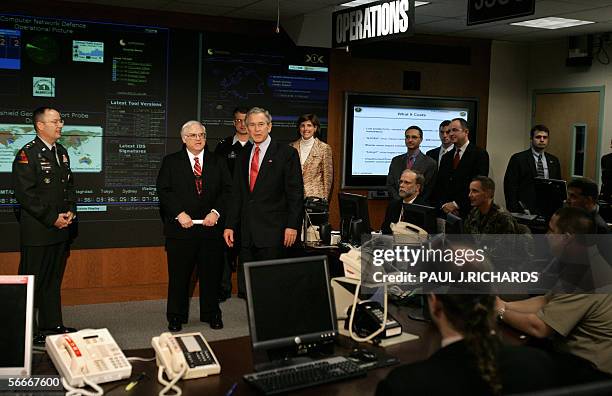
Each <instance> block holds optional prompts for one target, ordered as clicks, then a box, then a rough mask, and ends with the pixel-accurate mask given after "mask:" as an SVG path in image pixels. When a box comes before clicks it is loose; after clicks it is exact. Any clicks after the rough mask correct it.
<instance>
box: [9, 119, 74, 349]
mask: <svg viewBox="0 0 612 396" xmlns="http://www.w3.org/2000/svg"><path fill="white" fill-rule="evenodd" d="M32 118H33V120H34V129H35V130H36V138H35V139H34V140H32V141H31V142H29V143H28V144H26V145H25V146H24V147H23V148H22V149H21V150H19V152H18V153H17V156H16V157H15V160H14V161H13V175H12V176H13V190H14V191H15V198H16V199H17V202H18V203H19V208H18V209H17V212H16V214H17V219H18V221H19V224H20V231H21V232H20V235H21V237H20V245H21V259H20V261H19V274H20V275H34V276H35V277H36V279H35V284H36V288H35V291H34V305H35V307H36V309H37V312H38V318H36V316H35V318H34V319H35V320H34V344H35V345H38V346H43V345H44V344H45V337H46V336H47V335H49V334H61V333H69V332H73V331H76V329H73V328H70V327H65V326H64V325H63V323H62V300H61V294H60V291H61V286H62V278H63V276H64V268H65V267H66V256H67V255H66V253H67V249H68V239H69V230H68V229H69V226H70V224H72V222H73V220H74V219H75V217H76V194H75V191H74V180H73V177H72V171H71V170H70V159H69V158H68V152H67V151H66V149H65V148H64V146H62V145H61V144H59V143H58V142H57V141H58V140H59V138H60V137H61V135H62V127H63V126H64V120H63V119H62V118H61V114H60V113H59V111H57V110H56V109H53V108H51V107H40V108H38V109H36V110H34V114H33V117H32Z"/></svg>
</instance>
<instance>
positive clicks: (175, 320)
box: [157, 121, 231, 331]
mask: <svg viewBox="0 0 612 396" xmlns="http://www.w3.org/2000/svg"><path fill="white" fill-rule="evenodd" d="M181 139H182V140H183V143H185V147H183V149H181V150H180V151H178V152H176V153H173V154H170V155H167V156H166V157H164V160H163V162H162V166H161V169H160V170H159V175H158V176H157V194H158V196H159V205H160V211H161V216H162V221H163V222H164V235H165V237H166V254H167V256H168V303H167V308H166V316H167V319H168V329H169V330H170V331H180V330H181V329H182V324H183V323H187V322H188V319H189V298H190V295H189V289H190V288H189V283H190V280H191V274H192V273H193V268H194V266H195V267H196V268H197V275H198V279H199V282H200V321H202V322H208V323H209V324H210V327H211V328H213V329H221V328H223V321H222V319H221V309H220V308H219V302H218V299H217V298H218V288H219V283H220V281H221V272H222V265H223V239H222V234H221V232H222V230H223V227H222V225H221V224H222V222H223V220H224V218H225V216H226V213H227V211H226V204H227V202H228V200H229V194H230V191H231V179H230V174H229V171H228V170H227V165H226V163H225V161H224V160H223V159H222V158H219V157H218V156H217V155H215V154H213V153H211V152H207V151H205V150H204V146H205V145H206V129H205V128H204V125H202V124H201V123H200V122H199V121H188V122H186V123H185V124H184V125H183V127H182V128H181ZM194 220H200V221H201V223H197V224H196V222H194Z"/></svg>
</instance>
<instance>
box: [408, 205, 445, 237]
mask: <svg viewBox="0 0 612 396" xmlns="http://www.w3.org/2000/svg"><path fill="white" fill-rule="evenodd" d="M402 206H403V208H404V211H403V212H404V214H403V217H402V219H403V220H404V221H405V222H407V223H412V224H414V225H416V226H419V227H421V228H422V229H424V230H425V231H427V232H428V233H429V234H435V233H436V232H437V230H438V221H437V214H438V210H437V209H436V208H434V207H431V206H425V205H418V204H411V203H403V204H402Z"/></svg>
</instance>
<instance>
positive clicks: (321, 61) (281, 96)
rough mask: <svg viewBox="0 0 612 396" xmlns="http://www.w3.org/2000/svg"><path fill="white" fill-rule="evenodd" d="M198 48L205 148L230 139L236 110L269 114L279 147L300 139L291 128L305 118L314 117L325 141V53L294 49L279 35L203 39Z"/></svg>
mask: <svg viewBox="0 0 612 396" xmlns="http://www.w3.org/2000/svg"><path fill="white" fill-rule="evenodd" d="M201 43H202V44H201V53H202V76H203V77H202V89H201V118H202V122H203V123H204V124H205V125H206V127H207V129H210V133H209V139H210V140H209V142H210V143H216V142H217V141H218V140H219V139H222V138H224V137H226V136H231V135H233V134H234V128H233V125H232V120H233V117H232V111H233V109H234V108H235V107H237V106H246V107H252V106H258V107H263V108H265V109H266V110H268V111H270V113H271V115H272V125H273V127H272V132H271V135H272V137H273V138H277V139H280V140H282V141H284V142H290V141H293V140H295V139H296V138H297V137H298V136H299V135H298V134H297V128H296V125H295V123H296V121H297V118H298V117H299V116H300V115H302V114H305V113H315V114H317V115H318V116H319V119H320V121H321V132H322V135H323V136H325V132H326V131H327V98H328V86H329V77H328V74H329V73H328V68H329V50H327V49H323V48H312V47H296V46H295V45H294V44H293V43H292V42H290V41H289V40H288V39H283V36H279V35H277V36H276V37H275V38H274V39H262V40H260V41H257V40H255V39H253V38H251V37H247V36H239V35H231V34H230V35H228V34H212V33H202V40H201ZM253 43H256V45H254V44H253Z"/></svg>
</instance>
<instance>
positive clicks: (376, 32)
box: [332, 0, 414, 48]
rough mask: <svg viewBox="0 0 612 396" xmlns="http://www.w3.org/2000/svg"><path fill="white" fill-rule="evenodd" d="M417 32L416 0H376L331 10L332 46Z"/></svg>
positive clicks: (393, 37)
mask: <svg viewBox="0 0 612 396" xmlns="http://www.w3.org/2000/svg"><path fill="white" fill-rule="evenodd" d="M413 33H414V0H394V1H389V0H386V1H375V2H372V3H368V4H363V5H360V6H357V7H352V8H347V9H345V10H340V11H336V12H334V13H333V14H332V47H334V48H336V47H345V46H347V45H350V44H357V43H367V42H372V41H380V40H392V39H395V38H398V37H404V36H410V35H412V34H413Z"/></svg>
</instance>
